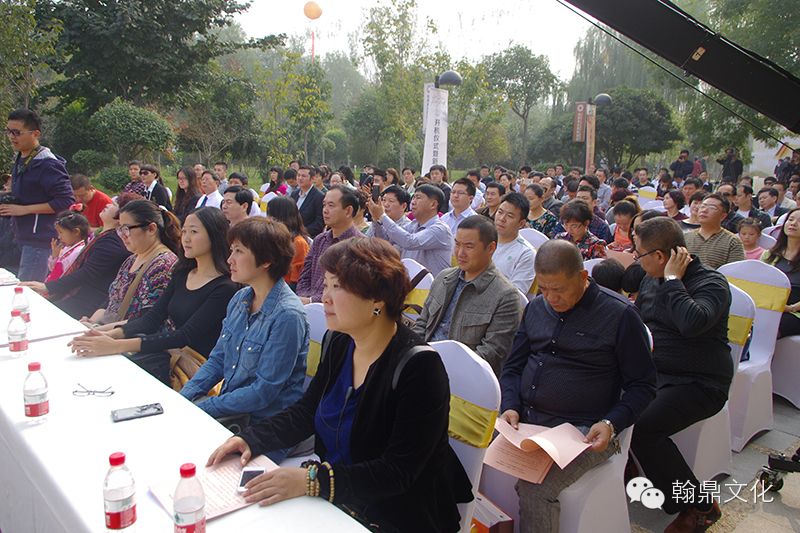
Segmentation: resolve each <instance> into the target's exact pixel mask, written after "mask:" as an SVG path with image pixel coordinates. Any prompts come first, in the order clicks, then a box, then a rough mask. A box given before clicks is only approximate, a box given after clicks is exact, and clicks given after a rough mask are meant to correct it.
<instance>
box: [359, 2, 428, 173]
mask: <svg viewBox="0 0 800 533" xmlns="http://www.w3.org/2000/svg"><path fill="white" fill-rule="evenodd" d="M416 20H417V3H416V0H390V4H389V5H379V6H378V7H374V8H371V9H370V10H369V19H368V20H367V22H366V23H365V25H364V36H363V42H364V49H365V51H366V54H367V55H368V56H369V57H371V58H372V59H373V60H374V62H375V66H376V69H377V74H378V81H379V85H378V87H377V95H378V100H379V104H380V105H381V107H382V108H383V109H382V110H381V114H382V115H383V120H385V121H386V122H387V126H388V130H389V133H390V134H391V135H392V136H394V137H395V138H396V139H397V140H398V144H399V147H400V154H399V157H400V158H399V161H400V166H401V167H402V166H405V143H406V142H411V141H412V140H413V139H414V138H415V136H417V135H418V134H419V132H420V131H421V129H422V128H421V126H422V95H421V89H422V83H423V81H424V79H425V70H424V66H425V65H426V64H428V63H429V62H430V58H428V57H427V56H426V55H425V46H426V42H425V39H424V36H421V35H419V34H418V32H417V24H416ZM428 31H429V32H435V31H436V28H435V26H433V24H432V23H430V22H429V24H428ZM428 79H430V78H428ZM376 157H377V156H376ZM376 164H377V163H376Z"/></svg>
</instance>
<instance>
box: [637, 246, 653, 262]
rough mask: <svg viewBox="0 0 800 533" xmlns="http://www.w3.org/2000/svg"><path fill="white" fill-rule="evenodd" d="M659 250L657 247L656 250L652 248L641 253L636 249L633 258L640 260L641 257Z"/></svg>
mask: <svg viewBox="0 0 800 533" xmlns="http://www.w3.org/2000/svg"><path fill="white" fill-rule="evenodd" d="M657 251H658V248H656V249H655V250H650V251H649V252H647V253H646V254H640V253H639V252H638V251H636V250H634V251H633V260H634V261H639V259H641V258H642V257H647V256H648V255H650V254H654V253H656V252H657Z"/></svg>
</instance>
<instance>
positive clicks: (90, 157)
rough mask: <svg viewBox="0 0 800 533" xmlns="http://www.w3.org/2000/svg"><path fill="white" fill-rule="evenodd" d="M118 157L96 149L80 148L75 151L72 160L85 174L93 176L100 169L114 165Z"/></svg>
mask: <svg viewBox="0 0 800 533" xmlns="http://www.w3.org/2000/svg"><path fill="white" fill-rule="evenodd" d="M116 159H117V158H116V157H114V156H113V155H111V154H106V153H103V152H96V151H95V150H79V151H77V152H75V155H74V156H73V157H72V161H73V162H74V163H75V165H76V166H77V167H78V168H79V169H80V170H81V171H82V173H83V174H86V175H89V176H91V175H92V174H96V173H97V172H98V171H100V170H102V169H104V168H106V167H110V166H112V165H113V164H114V163H115V162H116Z"/></svg>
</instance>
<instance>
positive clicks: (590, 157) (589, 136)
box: [583, 105, 597, 172]
mask: <svg viewBox="0 0 800 533" xmlns="http://www.w3.org/2000/svg"><path fill="white" fill-rule="evenodd" d="M586 107H587V109H586V164H585V165H584V166H583V171H584V172H589V165H590V164H592V163H594V139H595V135H594V134H595V124H596V122H595V119H596V118H597V106H596V105H587V106H586Z"/></svg>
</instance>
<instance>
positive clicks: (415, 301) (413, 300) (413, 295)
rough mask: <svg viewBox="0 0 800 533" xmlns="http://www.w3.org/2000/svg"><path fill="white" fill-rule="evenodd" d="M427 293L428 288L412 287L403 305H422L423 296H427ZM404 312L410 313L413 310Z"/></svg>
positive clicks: (423, 301)
mask: <svg viewBox="0 0 800 533" xmlns="http://www.w3.org/2000/svg"><path fill="white" fill-rule="evenodd" d="M428 293H430V291H429V290H428V289H412V290H411V292H410V293H408V297H407V298H406V301H405V305H418V306H420V307H422V305H423V304H424V303H425V298H427V297H428ZM406 312H407V313H411V312H413V310H409V311H406Z"/></svg>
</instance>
